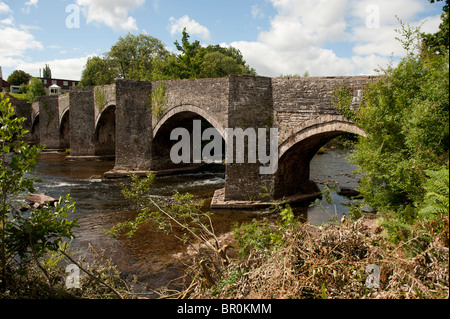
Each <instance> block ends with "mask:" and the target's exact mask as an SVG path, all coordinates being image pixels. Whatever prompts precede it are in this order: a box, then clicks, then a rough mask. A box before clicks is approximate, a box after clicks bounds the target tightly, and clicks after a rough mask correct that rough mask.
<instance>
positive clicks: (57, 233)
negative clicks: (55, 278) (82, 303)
mask: <svg viewBox="0 0 450 319" xmlns="http://www.w3.org/2000/svg"><path fill="white" fill-rule="evenodd" d="M0 113H1V114H2V116H1V117H0V196H1V198H0V267H1V274H0V287H1V290H2V292H5V291H6V290H7V289H14V285H15V282H14V274H15V273H17V269H21V271H24V269H25V265H26V264H28V263H30V262H32V261H34V262H36V264H37V265H38V267H39V268H40V269H41V270H43V271H45V269H43V268H42V266H41V265H40V262H39V258H41V257H42V256H43V255H44V254H46V253H47V252H49V251H56V250H58V249H59V247H60V245H61V244H62V242H63V239H64V238H67V239H71V238H72V237H73V233H72V228H73V227H75V226H76V224H77V221H76V220H74V221H68V220H67V219H66V218H65V217H67V214H68V213H69V212H71V211H73V210H74V205H73V202H72V201H71V200H70V199H69V198H66V199H63V198H61V199H60V201H59V202H58V203H57V204H56V205H55V206H54V207H50V206H47V207H44V208H40V209H34V210H33V211H32V212H31V213H29V214H23V213H21V211H20V210H19V208H20V207H21V204H20V198H21V196H23V195H22V194H24V193H26V192H34V189H33V183H34V181H35V179H34V178H28V177H27V176H26V175H25V174H26V173H28V172H30V171H31V170H32V169H34V167H35V165H36V163H37V156H38V155H39V154H40V152H41V151H42V149H43V148H42V147H40V146H29V145H27V144H25V143H24V142H22V141H21V139H22V138H23V137H24V135H25V134H26V133H27V131H26V130H24V129H23V127H22V124H23V122H24V121H25V119H24V118H17V117H16V116H15V114H14V109H13V108H12V107H11V103H10V102H9V99H5V98H4V96H3V94H2V93H0ZM19 257H20V258H19ZM13 261H14V263H13ZM50 285H51V283H50Z"/></svg>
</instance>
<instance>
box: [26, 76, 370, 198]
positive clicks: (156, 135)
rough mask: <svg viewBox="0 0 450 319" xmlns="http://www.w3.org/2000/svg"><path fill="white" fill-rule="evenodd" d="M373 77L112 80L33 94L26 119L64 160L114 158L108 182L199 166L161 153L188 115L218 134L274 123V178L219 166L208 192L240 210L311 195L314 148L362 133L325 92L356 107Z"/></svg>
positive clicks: (188, 124) (255, 169) (255, 168)
mask: <svg viewBox="0 0 450 319" xmlns="http://www.w3.org/2000/svg"><path fill="white" fill-rule="evenodd" d="M375 79H376V78H375V77H371V76H356V77H308V78H267V77H253V76H230V77H227V78H218V79H197V80H176V81H163V82H159V81H153V82H141V81H124V80H118V81H117V82H116V83H115V84H112V85H106V86H99V87H76V88H73V89H72V90H71V91H70V92H69V93H68V94H63V95H60V96H56V97H44V98H41V99H40V101H39V102H36V103H34V104H32V107H31V112H30V113H31V114H29V115H27V117H28V121H27V123H28V125H29V128H30V132H31V137H32V138H34V140H35V141H36V142H39V143H41V144H42V145H46V146H47V149H70V156H69V157H68V159H71V160H76V159H81V160H86V159H98V158H114V159H115V167H114V169H113V170H112V171H111V172H107V173H106V174H105V177H107V178H114V177H119V176H124V175H128V174H130V173H136V174H144V173H145V172H147V171H148V170H152V171H155V172H159V173H170V172H178V171H180V170H190V169H194V168H198V165H199V164H196V165H194V164H191V165H188V164H177V165H176V164H174V163H172V161H171V160H170V155H169V154H170V149H171V147H172V146H173V145H174V144H175V143H177V142H176V141H171V140H170V132H171V131H172V130H173V129H174V128H178V127H183V128H186V129H188V130H190V131H192V126H193V120H202V121H203V122H202V123H206V124H205V125H206V126H209V127H211V126H212V127H214V128H216V129H217V131H218V132H219V133H220V134H221V136H223V137H224V139H225V138H226V137H225V133H224V132H225V130H226V129H227V128H242V129H244V130H245V129H247V128H255V129H258V128H277V129H278V170H277V171H276V173H275V174H271V175H261V174H260V173H259V168H260V166H261V164H259V163H256V164H254V163H248V162H246V163H241V164H237V163H226V164H225V166H226V173H225V187H224V189H222V190H218V191H217V192H216V195H215V198H214V199H213V201H212V206H213V207H222V205H225V206H227V205H229V204H231V203H233V205H235V207H245V205H247V204H248V203H249V201H250V199H252V200H253V201H254V200H255V199H256V200H259V203H262V202H270V201H273V200H277V199H280V198H296V197H297V198H302V196H308V195H310V194H311V193H314V192H316V191H317V190H318V189H317V186H316V185H315V184H314V183H312V182H311V181H310V180H309V173H310V172H309V164H310V161H311V159H312V158H313V157H314V155H315V154H316V153H317V151H318V150H319V149H320V147H322V146H323V145H324V144H326V143H327V142H329V141H330V140H331V139H333V138H335V137H337V136H339V135H341V134H344V133H348V132H349V133H354V134H359V135H364V132H363V131H362V130H361V129H360V128H359V127H357V126H356V125H355V124H354V123H352V122H350V121H348V120H347V119H345V118H344V117H343V116H341V115H340V114H339V113H338V112H337V111H336V110H335V108H334V106H333V104H332V102H331V98H332V94H333V90H334V89H336V88H339V87H342V86H343V85H348V86H349V87H350V88H352V91H353V95H354V97H353V102H352V106H353V107H354V108H357V107H358V106H359V104H360V100H361V92H362V89H363V86H364V85H365V84H366V83H368V82H370V81H374V80H375ZM226 142H227V141H225V143H226ZM263 190H264V192H263ZM262 193H264V194H265V195H261V194H262ZM261 196H263V197H261ZM253 204H254V203H253ZM262 204H263V203H262Z"/></svg>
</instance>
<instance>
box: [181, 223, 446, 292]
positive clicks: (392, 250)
mask: <svg viewBox="0 0 450 319" xmlns="http://www.w3.org/2000/svg"><path fill="white" fill-rule="evenodd" d="M444 218H445V217H444ZM446 218H447V231H448V216H447V217H446ZM416 226H417V227H416V228H417V232H416V234H415V236H414V237H413V238H411V239H410V240H408V241H404V242H400V243H398V244H394V243H392V242H391V241H389V240H388V239H387V237H386V234H385V230H384V229H383V227H382V226H380V225H379V224H378V223H377V222H375V221H374V220H373V219H372V218H369V219H367V218H366V217H363V218H360V219H358V220H357V221H351V220H348V219H347V220H344V222H342V223H334V224H333V223H329V224H325V225H322V226H315V225H311V224H308V223H304V224H299V225H296V226H295V227H293V228H292V229H287V231H286V233H285V235H284V237H283V244H282V245H281V246H280V247H279V248H278V249H276V250H267V249H265V250H253V251H252V252H251V254H250V255H248V256H247V257H246V258H245V259H242V258H240V259H239V258H237V259H234V260H232V261H231V262H230V263H229V264H227V265H226V268H225V269H224V270H223V272H222V273H221V274H217V273H214V272H213V271H211V274H209V276H210V277H213V280H214V281H215V282H216V284H215V285H211V284H210V281H211V280H207V279H205V278H201V279H197V280H196V281H195V280H194V282H193V283H192V284H191V285H190V286H189V288H187V289H186V290H185V291H183V292H181V295H183V296H187V297H189V298H195V299H196V298H199V299H205V298H217V299H227V298H236V299H305V298H306V299H311V298H312V299H414V298H420V299H422V298H424V299H436V298H437V299H441V298H448V297H449V290H448V280H449V268H448V266H449V264H448V261H449V260H448V258H449V250H448V236H447V237H445V234H443V236H442V237H436V238H431V237H430V236H429V235H427V231H426V227H429V226H427V225H426V223H421V224H420V225H419V224H418V225H416ZM423 227H425V228H423ZM420 228H422V230H420ZM447 234H448V233H447ZM424 238H426V239H424ZM418 245H420V246H421V247H422V248H421V250H420V251H419V252H417V251H416V252H415V253H412V251H411V250H412V249H413V248H414V247H417V246H418ZM199 272H200V273H201V270H199Z"/></svg>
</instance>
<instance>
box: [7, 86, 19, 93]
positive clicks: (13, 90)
mask: <svg viewBox="0 0 450 319" xmlns="http://www.w3.org/2000/svg"><path fill="white" fill-rule="evenodd" d="M9 93H18V94H20V93H22V88H21V87H20V86H19V85H10V87H9Z"/></svg>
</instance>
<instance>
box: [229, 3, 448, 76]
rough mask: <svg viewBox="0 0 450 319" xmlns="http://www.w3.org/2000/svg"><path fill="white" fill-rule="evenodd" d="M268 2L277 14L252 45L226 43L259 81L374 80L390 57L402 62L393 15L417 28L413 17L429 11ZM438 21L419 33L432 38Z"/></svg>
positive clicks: (424, 6)
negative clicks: (290, 77)
mask: <svg viewBox="0 0 450 319" xmlns="http://www.w3.org/2000/svg"><path fill="white" fill-rule="evenodd" d="M270 2H271V3H272V5H273V7H274V8H275V10H276V11H277V13H276V15H275V16H274V17H273V18H272V19H271V20H270V28H269V29H268V30H266V31H263V32H260V33H259V35H258V38H257V41H253V42H248V41H237V42H232V43H230V45H232V46H234V47H236V48H238V49H240V50H241V52H242V53H243V55H244V58H245V60H246V61H247V63H248V64H249V65H250V66H252V67H254V68H255V69H256V71H257V73H258V74H260V75H265V76H278V75H280V74H303V73H304V72H305V71H306V70H307V71H308V72H309V74H310V75H313V76H327V75H330V76H332V75H357V74H374V73H375V71H374V69H376V68H379V67H380V66H383V67H386V66H387V65H388V64H389V63H390V62H391V60H392V58H391V55H392V54H393V55H394V56H396V57H400V56H404V50H403V48H402V46H401V44H400V43H399V42H398V41H397V40H395V37H397V36H398V34H397V33H396V32H395V29H398V28H399V27H400V25H399V22H398V20H397V18H396V15H397V16H399V17H400V18H401V19H402V20H403V21H407V22H410V23H411V25H414V26H418V25H419V24H420V23H421V21H420V19H419V18H418V17H419V16H420V15H422V14H424V13H426V11H427V10H429V9H428V8H429V7H428V6H429V3H428V2H427V1H422V0H395V1H392V0H302V1H297V0H270ZM256 9H257V8H255V10H254V12H253V14H254V16H255V15H256V14H257V12H258V11H257V10H256ZM374 14H375V16H374ZM371 15H372V16H371ZM373 17H375V19H374V21H375V22H376V23H377V25H376V27H375V28H369V27H368V25H367V21H368V19H370V18H373ZM439 21H440V19H439V16H436V17H430V18H429V19H428V21H427V22H426V23H425V24H424V25H423V27H422V28H421V30H422V31H424V32H435V31H436V30H437V29H438V25H439ZM335 44H340V45H341V46H342V45H343V46H345V47H350V48H351V50H348V53H347V52H345V53H340V54H345V55H344V56H338V55H337V53H336V52H334V51H333V47H335ZM325 48H326V49H325Z"/></svg>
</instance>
